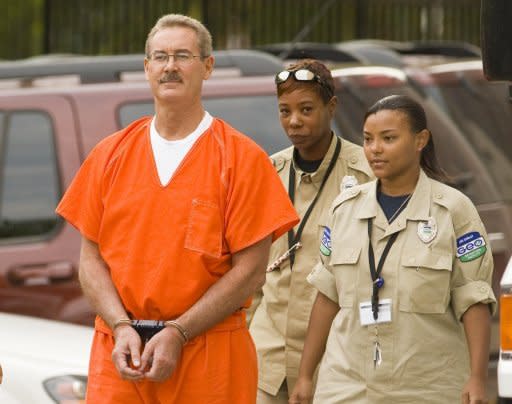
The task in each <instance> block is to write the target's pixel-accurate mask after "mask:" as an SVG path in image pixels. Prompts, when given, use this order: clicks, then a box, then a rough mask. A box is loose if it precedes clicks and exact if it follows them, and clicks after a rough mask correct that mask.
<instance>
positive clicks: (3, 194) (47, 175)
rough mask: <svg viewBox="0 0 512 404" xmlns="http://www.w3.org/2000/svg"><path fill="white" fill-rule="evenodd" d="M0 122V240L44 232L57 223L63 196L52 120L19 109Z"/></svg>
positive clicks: (36, 113)
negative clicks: (57, 207) (58, 207)
mask: <svg viewBox="0 0 512 404" xmlns="http://www.w3.org/2000/svg"><path fill="white" fill-rule="evenodd" d="M0 122H1V127H0V139H1V141H0V148H1V155H0V242H5V241H10V240H13V239H17V238H19V237H27V236H41V235H45V234H47V233H48V232H50V231H51V230H52V229H53V228H54V227H55V226H56V224H57V216H56V214H55V212H54V209H55V206H56V204H57V202H58V199H59V196H60V186H59V178H58V171H57V163H56V153H55V144H54V134H53V127H52V122H51V119H50V117H49V116H48V115H47V114H45V113H42V112H36V111H20V112H9V113H6V112H4V113H2V119H1V120H0Z"/></svg>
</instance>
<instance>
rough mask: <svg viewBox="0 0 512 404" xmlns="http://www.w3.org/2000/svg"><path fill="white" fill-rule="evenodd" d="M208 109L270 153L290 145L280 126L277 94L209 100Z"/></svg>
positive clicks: (205, 102) (206, 103)
mask: <svg viewBox="0 0 512 404" xmlns="http://www.w3.org/2000/svg"><path fill="white" fill-rule="evenodd" d="M204 104H205V108H206V110H207V111H208V112H210V114H212V115H213V116H218V117H220V118H222V119H224V120H225V121H226V122H228V123H229V124H230V125H231V126H233V127H235V128H236V129H238V130H239V131H241V132H242V133H245V134H246V135H247V136H249V137H251V138H252V139H254V141H256V143H258V144H259V145H260V146H261V147H263V149H265V151H266V152H267V153H268V154H273V153H276V152H278V151H279V150H282V149H284V148H286V147H289V146H290V142H289V141H288V138H287V136H286V134H285V133H284V131H283V128H282V127H281V124H280V122H279V117H278V111H277V98H276V96H275V95H271V96H270V95H260V96H250V97H223V98H207V99H205V100H204Z"/></svg>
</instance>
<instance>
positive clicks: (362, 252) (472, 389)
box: [290, 96, 496, 404]
mask: <svg viewBox="0 0 512 404" xmlns="http://www.w3.org/2000/svg"><path fill="white" fill-rule="evenodd" d="M364 152H365V155H366V158H367V159H368V162H369V163H370V167H371V168H372V170H373V172H374V174H375V176H376V177H377V180H376V181H373V182H370V183H367V184H364V185H361V186H356V187H353V188H351V189H349V190H347V191H345V192H343V193H342V194H341V195H340V196H339V197H338V198H336V200H335V201H334V203H333V204H332V206H331V209H330V215H329V218H328V219H327V220H326V222H325V223H324V237H323V238H322V242H321V244H320V257H321V261H322V262H320V263H319V264H318V265H317V266H316V267H315V268H314V269H313V271H312V272H311V274H310V275H309V276H308V281H309V282H310V283H312V284H313V285H314V286H315V287H316V288H317V289H318V290H319V293H318V295H317V298H316V301H315V303H314V306H313V310H312V314H311V319H310V323H309V328H308V333H307V337H306V342H305V347H304V352H303V356H302V360H301V365H300V372H299V379H298V382H297V384H296V386H295V389H294V391H293V393H292V395H291V398H290V403H293V404H296V403H308V402H309V401H310V399H311V396H312V393H313V387H312V379H313V373H314V370H315V368H316V366H317V364H318V362H319V361H320V359H321V357H322V355H323V359H322V362H321V364H320V369H319V374H318V384H317V387H316V391H315V394H314V403H319V404H320V403H321V404H329V403H351V404H353V403H372V404H374V403H386V404H387V403H429V404H432V403H439V404H447V403H457V402H462V403H472V404H473V403H486V402H487V401H486V391H485V390H486V387H485V385H486V379H487V362H488V350H489V333H490V331H489V330H490V314H491V313H492V312H493V311H494V309H495V303H496V301H495V298H494V295H493V292H492V289H491V285H490V282H491V275H492V268H493V263H492V255H491V251H490V246H489V242H488V238H487V234H486V232H485V229H484V227H483V225H482V222H481V220H480V218H479V216H478V213H477V211H476V209H475V207H474V206H473V204H472V203H471V201H470V200H469V199H468V198H467V197H466V196H464V195H463V194H462V193H461V192H459V191H457V190H455V189H453V188H451V187H449V186H447V185H444V184H443V183H442V182H441V181H442V180H444V179H445V176H444V175H443V173H442V171H441V170H440V169H439V168H438V164H437V160H436V156H435V151H434V143H433V140H432V136H431V134H430V132H429V131H428V129H427V122H426V117H425V113H424V111H423V108H422V107H421V106H420V105H419V104H418V103H416V102H415V101H414V100H412V99H410V98H408V97H406V96H390V97H386V98H383V99H381V100H380V101H378V102H377V103H376V104H375V105H373V106H372V107H371V108H370V109H369V111H368V113H367V114H366V116H365V120H364ZM439 180H441V181H439ZM324 351H325V354H324Z"/></svg>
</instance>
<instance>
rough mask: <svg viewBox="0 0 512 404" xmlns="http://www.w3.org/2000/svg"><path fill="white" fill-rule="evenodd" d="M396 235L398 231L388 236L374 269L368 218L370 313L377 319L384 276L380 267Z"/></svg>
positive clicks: (370, 224) (370, 228)
mask: <svg viewBox="0 0 512 404" xmlns="http://www.w3.org/2000/svg"><path fill="white" fill-rule="evenodd" d="M397 237H398V232H396V233H393V234H392V235H391V237H390V238H389V240H388V242H387V243H386V246H385V247H384V251H383V252H382V255H381V257H380V259H379V263H378V265H377V269H375V256H374V254H373V247H372V219H368V240H369V245H368V262H369V264H370V276H371V277H372V281H373V282H372V284H373V288H372V313H373V319H374V320H377V318H378V317H379V289H380V288H381V287H382V286H384V278H382V277H381V276H380V274H381V272H382V268H383V267H384V262H385V261H386V258H387V256H388V253H389V250H390V249H391V246H392V245H393V243H394V242H395V240H396V238H397Z"/></svg>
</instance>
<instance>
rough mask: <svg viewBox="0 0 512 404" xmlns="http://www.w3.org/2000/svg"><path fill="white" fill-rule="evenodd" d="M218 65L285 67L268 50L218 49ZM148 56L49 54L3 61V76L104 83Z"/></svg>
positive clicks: (247, 69)
mask: <svg viewBox="0 0 512 404" xmlns="http://www.w3.org/2000/svg"><path fill="white" fill-rule="evenodd" d="M213 55H214V57H215V67H216V68H235V69H238V70H239V71H240V74H241V75H242V76H260V75H274V74H276V73H277V72H279V71H280V70H281V69H282V68H283V63H282V61H281V59H278V58H276V57H274V56H272V55H269V54H268V53H265V52H261V51H256V50H249V49H232V50H219V51H214V52H213ZM143 61H144V55H143V54H131V55H112V56H82V55H78V56H77V55H45V56H40V57H34V58H29V59H23V60H17V61H6V62H0V79H23V80H33V79H37V78H41V77H48V76H60V75H78V76H79V77H80V81H81V83H84V84H85V83H104V82H115V81H120V80H121V74H122V73H126V72H141V71H143V70H144V62H143Z"/></svg>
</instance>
